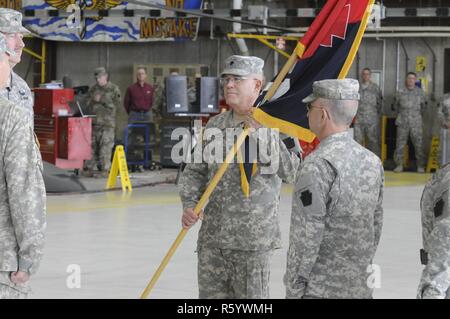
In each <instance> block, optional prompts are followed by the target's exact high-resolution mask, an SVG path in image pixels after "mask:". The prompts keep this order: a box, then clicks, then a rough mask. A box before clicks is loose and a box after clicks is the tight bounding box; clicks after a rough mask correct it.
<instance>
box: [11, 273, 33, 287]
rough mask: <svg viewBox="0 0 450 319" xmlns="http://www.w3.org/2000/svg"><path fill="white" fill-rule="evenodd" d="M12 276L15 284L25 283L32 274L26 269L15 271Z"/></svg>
mask: <svg viewBox="0 0 450 319" xmlns="http://www.w3.org/2000/svg"><path fill="white" fill-rule="evenodd" d="M10 276H11V281H12V282H13V283H15V284H24V283H26V282H27V281H28V280H29V279H30V275H29V274H28V273H27V272H25V271H13V272H12V273H11V275H10Z"/></svg>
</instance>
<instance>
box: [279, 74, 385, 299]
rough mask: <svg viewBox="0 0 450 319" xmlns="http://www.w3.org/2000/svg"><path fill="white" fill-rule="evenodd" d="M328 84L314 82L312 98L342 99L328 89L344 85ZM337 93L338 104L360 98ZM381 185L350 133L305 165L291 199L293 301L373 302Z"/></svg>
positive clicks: (380, 175)
mask: <svg viewBox="0 0 450 319" xmlns="http://www.w3.org/2000/svg"><path fill="white" fill-rule="evenodd" d="M326 81H332V82H333V83H331V82H326ZM326 81H319V82H315V83H314V85H313V92H315V93H313V94H316V96H317V97H323V98H327V99H334V98H337V97H332V96H333V95H334V94H331V91H329V92H328V93H327V91H326V90H331V89H333V88H332V87H331V84H333V85H335V84H336V85H338V82H336V81H343V80H326ZM345 81H355V84H356V85H357V84H358V82H357V81H356V80H345ZM340 83H344V82H340ZM322 85H323V87H322V88H320V86H322ZM322 89H323V90H325V91H322V93H321V90H322ZM337 92H338V94H339V95H340V97H341V98H339V99H343V100H346V99H353V100H354V99H356V97H354V98H351V94H347V93H346V92H345V91H343V90H341V91H337ZM325 93H326V94H325ZM334 93H335V92H334ZM354 93H355V94H356V96H357V95H358V89H357V88H355V89H354ZM327 94H328V96H327ZM317 97H316V98H317ZM312 101H313V100H311V99H310V98H309V97H308V98H307V99H305V100H304V102H305V103H307V102H308V103H309V102H312ZM383 182H384V172H383V167H382V165H381V161H380V159H379V158H378V157H377V156H375V155H374V154H373V153H372V152H369V151H368V150H366V149H365V148H364V147H362V146H361V145H359V144H358V143H356V142H355V141H354V140H353V139H352V138H351V136H350V134H349V133H348V131H345V132H341V133H335V134H332V135H330V136H328V137H327V138H325V139H323V140H322V141H321V142H320V144H319V147H318V148H317V149H316V150H315V151H314V152H313V153H311V154H310V155H309V156H308V157H307V158H306V159H305V161H304V162H303V163H302V165H301V166H300V168H299V172H298V173H297V177H296V182H295V188H294V194H293V204H292V215H291V226H290V237H289V250H288V254H287V269H286V274H285V276H284V283H285V285H286V297H287V298H371V296H372V289H370V288H369V287H368V285H367V283H366V282H367V278H368V277H369V273H367V269H368V266H369V265H370V264H371V263H372V260H373V258H374V255H375V251H376V249H377V246H378V243H379V240H380V236H381V227H382V215H383V208H382V199H383Z"/></svg>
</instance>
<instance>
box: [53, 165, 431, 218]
mask: <svg viewBox="0 0 450 319" xmlns="http://www.w3.org/2000/svg"><path fill="white" fill-rule="evenodd" d="M430 177H431V174H417V173H393V172H390V171H387V172H385V187H398V186H416V185H425V183H426V182H427V181H428V180H429V179H430ZM292 191H293V186H292V185H287V184H283V188H282V193H283V194H284V195H290V194H292ZM85 196H89V195H83V197H85ZM64 200H66V201H67V200H68V199H67V198H65V199H64ZM175 204H180V212H181V201H180V197H179V195H178V193H177V192H176V191H173V192H171V191H169V192H168V193H166V195H155V194H148V193H147V194H146V193H132V194H131V195H130V194H121V193H120V192H111V193H103V194H96V195H95V196H93V197H89V198H72V200H71V202H70V205H68V204H67V203H66V202H63V200H61V199H58V198H52V199H51V200H49V202H48V206H47V213H49V214H60V213H75V212H79V213H82V212H85V213H88V212H93V211H99V210H104V209H130V208H131V207H137V206H149V208H148V210H149V212H151V210H152V207H151V206H154V205H175ZM130 211H132V210H130Z"/></svg>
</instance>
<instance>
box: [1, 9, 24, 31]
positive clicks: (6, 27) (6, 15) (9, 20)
mask: <svg viewBox="0 0 450 319" xmlns="http://www.w3.org/2000/svg"><path fill="white" fill-rule="evenodd" d="M0 32H3V33H31V32H30V31H28V30H27V29H26V28H24V27H23V26H22V13H20V12H19V11H16V10H13V9H8V8H0Z"/></svg>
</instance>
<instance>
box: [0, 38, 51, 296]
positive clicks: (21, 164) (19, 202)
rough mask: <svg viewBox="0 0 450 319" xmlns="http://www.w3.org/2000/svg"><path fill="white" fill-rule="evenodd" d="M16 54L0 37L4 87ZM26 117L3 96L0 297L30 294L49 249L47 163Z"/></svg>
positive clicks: (1, 83) (0, 102)
mask: <svg viewBox="0 0 450 319" xmlns="http://www.w3.org/2000/svg"><path fill="white" fill-rule="evenodd" d="M13 54H14V51H12V50H11V51H8V49H7V46H6V41H5V39H4V37H3V35H1V34H0V89H3V88H4V86H5V85H6V83H7V82H8V79H9V78H10V72H11V67H10V65H9V62H8V55H13ZM26 114H27V111H26V110H25V109H24V108H23V107H21V106H18V105H16V104H14V103H13V102H11V101H8V100H6V99H4V98H3V97H0V160H1V162H2V165H1V169H0V243H1V244H0V299H5V298H8V299H9V298H21V299H23V298H26V297H27V296H28V293H29V290H30V288H29V284H28V282H29V279H30V276H32V275H33V274H35V273H36V271H37V270H38V268H39V263H40V261H41V259H42V255H43V248H44V231H45V226H46V217H45V211H46V208H45V205H46V203H45V198H46V197H45V196H46V195H45V186H44V180H43V178H42V169H43V168H42V159H41V154H40V153H39V149H38V147H37V145H36V142H35V139H34V133H33V129H32V127H31V123H30V121H29V120H28V118H27V116H26Z"/></svg>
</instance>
